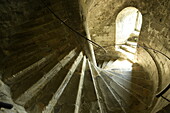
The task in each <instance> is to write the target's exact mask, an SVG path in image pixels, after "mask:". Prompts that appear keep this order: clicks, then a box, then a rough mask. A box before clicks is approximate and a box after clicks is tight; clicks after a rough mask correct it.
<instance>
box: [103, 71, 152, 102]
mask: <svg viewBox="0 0 170 113" xmlns="http://www.w3.org/2000/svg"><path fill="white" fill-rule="evenodd" d="M105 73H107V74H106V76H107V77H109V78H110V79H112V80H114V81H115V82H116V83H117V84H120V85H121V86H123V87H124V88H126V89H127V90H129V92H132V93H133V94H134V95H138V96H137V97H138V99H139V100H143V101H142V102H143V103H145V104H150V103H149V101H150V99H151V96H152V91H150V90H148V89H146V88H143V87H141V86H139V85H137V84H134V83H132V82H129V81H127V80H125V79H122V78H121V77H118V76H112V77H111V76H109V75H108V74H111V73H108V72H105Z"/></svg>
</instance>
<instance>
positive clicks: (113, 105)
mask: <svg viewBox="0 0 170 113" xmlns="http://www.w3.org/2000/svg"><path fill="white" fill-rule="evenodd" d="M96 80H97V83H98V87H99V89H100V91H101V98H102V99H103V100H102V101H103V103H105V105H106V108H107V110H108V111H107V113H108V112H111V113H113V112H114V113H121V112H123V110H122V108H121V105H120V104H119V102H118V101H117V100H116V98H115V97H114V96H113V94H112V93H111V91H110V90H109V89H108V87H107V86H106V85H105V83H104V81H103V80H102V78H101V77H100V76H98V77H96ZM123 113H124V112H123Z"/></svg>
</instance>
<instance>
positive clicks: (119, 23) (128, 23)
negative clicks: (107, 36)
mask: <svg viewBox="0 0 170 113" xmlns="http://www.w3.org/2000/svg"><path fill="white" fill-rule="evenodd" d="M141 26H142V14H141V13H140V11H139V10H138V9H136V8H135V7H127V8H124V9H123V10H122V11H120V13H119V14H118V15H117V18H116V40H115V48H116V51H119V52H121V53H123V54H125V56H126V57H127V58H128V59H129V60H130V61H132V62H135V59H134V54H135V53H136V47H137V43H138V37H139V34H140V30H141Z"/></svg>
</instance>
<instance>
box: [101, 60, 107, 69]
mask: <svg viewBox="0 0 170 113" xmlns="http://www.w3.org/2000/svg"><path fill="white" fill-rule="evenodd" d="M107 63H108V62H107V61H104V62H103V64H102V68H103V69H104V67H105V66H106V65H107Z"/></svg>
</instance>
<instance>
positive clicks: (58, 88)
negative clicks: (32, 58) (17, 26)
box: [5, 48, 153, 113]
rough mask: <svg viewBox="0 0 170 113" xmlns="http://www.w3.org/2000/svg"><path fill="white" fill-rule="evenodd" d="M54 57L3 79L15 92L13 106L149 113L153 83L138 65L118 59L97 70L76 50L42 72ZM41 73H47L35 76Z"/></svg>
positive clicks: (38, 112) (44, 111) (77, 112)
mask: <svg viewBox="0 0 170 113" xmlns="http://www.w3.org/2000/svg"><path fill="white" fill-rule="evenodd" d="M54 57H55V54H50V55H48V56H46V57H45V58H43V59H41V60H39V61H38V62H36V63H34V64H33V65H31V66H29V67H27V68H26V69H24V70H23V71H21V72H19V73H17V74H15V75H13V77H9V78H6V79H5V81H6V83H7V84H8V85H10V86H11V89H15V90H12V92H13V99H14V102H15V103H16V104H18V105H21V106H24V108H25V109H26V111H27V112H28V113H138V112H139V113H149V112H150V110H151V109H150V107H151V106H152V105H151V104H152V101H153V90H152V89H153V86H152V80H150V79H149V77H148V76H147V74H146V73H145V72H144V70H143V68H142V67H141V66H139V65H138V64H135V63H131V62H129V61H128V60H126V59H122V58H119V59H117V60H116V61H109V62H107V63H106V62H104V63H103V64H102V65H100V67H97V66H94V65H93V64H92V63H91V62H90V61H89V60H88V59H87V58H86V56H85V55H83V53H82V52H81V51H80V50H78V49H76V48H75V49H73V50H71V51H70V53H69V54H67V55H66V56H64V57H63V58H62V59H61V60H60V61H59V62H58V63H56V62H53V64H50V65H47V67H46V68H44V66H45V65H46V64H47V62H50V60H51V58H54ZM124 64H125V65H124ZM51 65H53V66H51ZM127 65H128V66H127ZM44 69H47V70H48V72H47V73H44V75H43V76H41V77H38V76H35V73H37V74H38V73H40V72H41V71H44ZM66 70H67V71H66ZM26 73H34V74H32V76H30V75H29V74H28V75H29V76H26V75H27V74H26ZM23 75H24V76H23ZM23 80H24V81H23ZM30 80H34V81H32V82H31V83H34V84H31V83H30ZM22 85H24V89H23V87H22ZM18 86H21V87H18ZM15 87H17V88H15Z"/></svg>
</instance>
